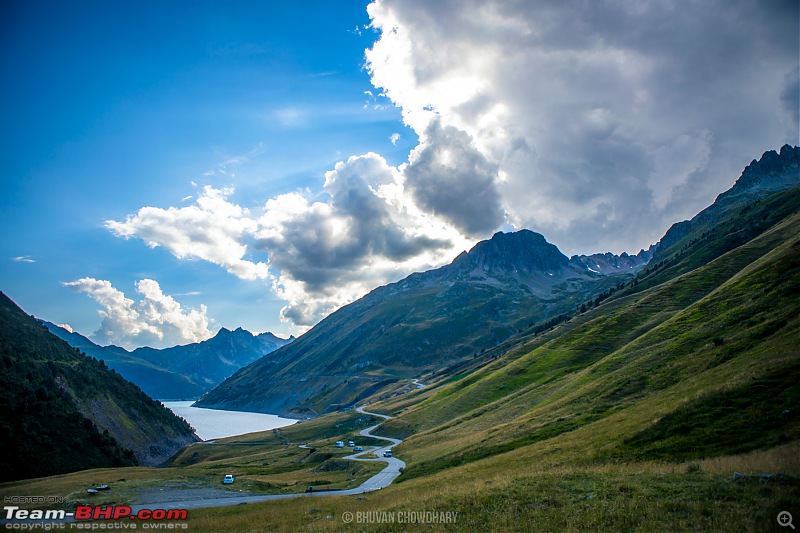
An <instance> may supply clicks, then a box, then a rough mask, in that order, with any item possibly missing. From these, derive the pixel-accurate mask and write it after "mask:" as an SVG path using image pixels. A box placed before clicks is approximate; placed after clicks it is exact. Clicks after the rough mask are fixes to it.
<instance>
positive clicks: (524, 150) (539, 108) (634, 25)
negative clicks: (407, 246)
mask: <svg viewBox="0 0 800 533" xmlns="http://www.w3.org/2000/svg"><path fill="white" fill-rule="evenodd" d="M368 11H369V14H370V16H371V18H372V25H373V27H374V28H376V29H377V30H379V31H380V39H379V40H378V41H377V42H376V43H375V44H374V46H373V47H372V49H370V50H368V51H367V69H368V71H369V73H370V75H371V79H372V83H373V85H375V87H376V88H377V89H379V90H382V91H383V93H384V94H385V95H386V96H387V97H388V98H389V99H391V101H393V102H394V103H395V104H396V105H397V106H399V107H400V108H401V109H402V116H403V119H404V121H405V122H406V124H407V125H409V126H410V127H411V128H413V129H414V130H415V132H416V133H417V134H418V135H419V136H420V140H421V142H422V143H423V145H427V146H429V147H430V146H434V147H433V148H429V149H431V150H436V148H435V145H436V139H434V138H432V137H431V136H430V135H427V134H426V132H427V131H428V129H429V127H430V125H431V123H432V122H433V121H434V120H436V121H439V122H440V123H441V127H442V128H450V127H452V128H455V130H457V131H460V132H463V133H464V134H465V135H466V136H467V137H468V138H470V139H471V142H472V143H473V144H474V147H475V149H476V150H477V151H478V152H479V153H480V154H481V155H482V156H483V157H484V158H485V160H486V161H487V162H488V164H496V165H497V167H498V173H497V178H496V179H495V180H494V184H495V185H494V186H495V188H496V190H497V192H498V194H499V200H500V203H501V205H502V209H503V211H505V212H506V214H507V216H508V220H509V222H511V223H513V224H514V225H516V226H518V227H530V228H533V229H536V230H538V231H542V232H543V233H545V234H546V235H547V236H548V238H549V239H550V240H551V241H554V242H556V243H557V244H559V245H560V246H561V247H562V248H563V249H565V250H566V251H567V252H594V251H601V250H606V249H613V250H615V251H618V252H619V251H623V250H628V251H636V250H637V249H638V248H639V247H641V246H646V245H648V244H650V243H652V242H654V241H655V240H656V239H658V237H660V235H661V234H663V232H664V231H665V230H666V228H667V227H668V226H669V224H670V223H672V222H673V221H675V220H679V219H682V218H687V217H690V216H692V215H693V214H694V213H696V212H697V211H699V210H700V209H701V208H703V207H704V206H705V205H707V204H708V203H710V201H713V198H714V197H715V195H716V194H718V193H719V192H721V191H723V190H725V189H726V188H728V187H729V186H730V185H731V184H732V183H733V181H734V180H735V179H736V177H737V176H738V174H739V173H740V172H741V170H742V168H743V167H744V166H745V165H746V164H747V163H748V162H749V161H750V160H751V159H752V158H755V157H759V156H760V155H761V153H762V152H763V151H764V150H767V149H773V148H778V147H780V145H782V144H783V143H784V142H793V143H796V142H797V127H796V116H795V115H796V108H797V106H796V100H797V98H796V96H797V95H796V91H794V92H792V88H793V87H796V78H797V75H796V72H797V71H796V65H797V32H798V28H797V26H798V6H797V3H796V2H776V3H775V4H772V5H771V6H770V8H769V9H767V8H765V7H764V6H763V4H761V3H759V2H756V1H746V2H737V3H736V5H731V4H730V3H729V2H723V1H721V0H719V1H708V2H694V3H678V4H675V3H671V2H638V3H631V2H622V1H613V0H610V1H605V2H592V3H590V4H586V3H583V2H571V1H567V2H524V1H516V2H514V1H512V2H505V1H503V2H499V1H495V2H492V1H489V2H487V1H483V0H481V1H477V0H467V1H461V0H459V1H455V0H443V1H441V2H428V1H425V0H403V1H399V0H377V1H375V2H373V3H372V4H370V5H369V7H368ZM723 14H724V16H723ZM742 36H747V37H746V38H743V37H742ZM764 58H769V60H768V61H767V60H765V59H764ZM790 94H793V95H794V97H793V98H790V97H789V96H787V95H790ZM417 150H418V151H419V150H421V148H418V149H417ZM475 176H476V178H475V179H476V181H478V182H480V181H481V180H483V182H484V183H487V182H486V177H485V175H481V173H475ZM468 179H469V177H468V176H467V175H463V176H462V181H463V180H468ZM467 188H469V186H467ZM487 206H488V208H489V209H490V210H491V209H496V206H495V205H493V203H492V202H489V203H488V204H487ZM490 218H492V219H493V218H496V217H490Z"/></svg>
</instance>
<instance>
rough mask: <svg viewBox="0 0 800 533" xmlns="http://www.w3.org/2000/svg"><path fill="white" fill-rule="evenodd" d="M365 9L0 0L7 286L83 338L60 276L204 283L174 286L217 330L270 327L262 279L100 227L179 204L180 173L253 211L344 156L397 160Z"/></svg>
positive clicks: (272, 302) (83, 318)
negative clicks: (203, 309) (0, 2)
mask: <svg viewBox="0 0 800 533" xmlns="http://www.w3.org/2000/svg"><path fill="white" fill-rule="evenodd" d="M365 6H366V2H347V3H332V2H321V3H318V4H317V5H315V6H314V7H313V9H309V8H308V6H307V5H306V4H304V3H284V2H273V3H267V2H252V3H249V4H244V3H238V2H237V3H235V5H230V4H228V3H217V4H216V5H214V4H208V3H203V4H201V3H198V2H184V3H179V2H152V3H149V4H148V3H141V2H136V3H130V2H129V3H122V2H94V3H90V2H76V3H68V2H47V3H45V2H16V3H4V6H3V8H2V9H3V17H2V19H3V29H2V32H0V35H2V36H1V37H0V38H1V39H2V40H3V43H2V50H4V52H3V54H2V55H1V56H0V59H1V60H2V69H3V72H5V73H6V79H7V80H8V83H6V84H5V88H4V89H3V92H4V97H3V99H2V107H3V109H2V113H3V116H4V117H5V118H4V121H3V122H4V124H5V125H4V126H3V127H2V135H3V142H4V146H6V147H13V148H10V149H6V150H4V153H3V163H4V165H3V166H4V168H5V177H4V178H3V180H2V185H1V186H2V191H0V196H1V197H2V215H0V216H1V217H2V218H1V219H0V220H2V227H3V228H4V229H5V230H6V231H4V234H5V236H4V237H3V239H2V242H0V246H2V256H3V257H4V258H5V261H3V264H2V267H0V276H2V280H3V288H2V290H3V291H5V292H7V293H8V294H9V295H10V296H11V297H12V298H14V299H15V300H16V301H17V302H18V303H19V304H20V305H22V306H23V307H24V308H25V309H26V310H28V311H29V312H31V313H34V314H36V315H37V316H42V317H44V318H46V319H49V320H52V321H56V322H63V323H69V324H70V325H72V326H73V327H75V328H76V329H78V330H79V331H81V332H84V333H86V334H89V333H92V332H93V331H94V330H95V329H97V325H98V317H97V313H96V308H97V305H96V304H95V303H94V302H93V301H91V300H89V299H88V298H87V297H86V296H85V295H82V294H78V293H75V292H73V291H70V290H68V289H65V288H64V287H63V286H62V285H61V282H62V281H72V280H74V279H78V278H82V277H84V276H92V277H96V278H98V279H107V280H110V281H111V282H112V283H113V284H114V286H115V287H118V288H119V289H121V290H123V291H124V292H126V293H128V292H133V282H134V281H136V280H138V279H142V278H146V277H150V278H153V279H157V280H158V281H159V283H160V284H161V285H162V286H163V287H164V288H165V290H167V289H168V290H169V291H170V293H174V294H182V293H192V292H201V293H202V294H201V295H189V296H182V297H177V296H176V298H178V299H180V300H181V301H183V302H185V303H186V304H187V305H189V306H196V305H198V304H199V302H201V301H202V302H203V303H206V305H210V306H211V308H212V309H213V310H214V311H215V314H216V316H218V317H219V318H218V319H217V321H218V323H219V325H225V326H227V327H230V328H235V327H238V326H243V327H245V328H248V329H251V330H255V331H260V330H264V329H266V326H267V325H268V324H269V323H270V322H274V321H275V318H276V317H277V315H278V311H279V309H280V307H281V306H282V303H281V301H280V300H278V299H277V298H275V297H274V296H271V295H270V294H269V291H268V290H266V289H265V287H264V286H263V283H251V282H245V281H241V280H238V278H236V277H234V276H225V275H224V273H223V275H222V276H219V277H218V276H217V275H216V274H217V273H216V272H215V270H218V268H217V267H214V266H213V265H209V264H203V263H201V262H191V263H188V264H181V265H176V264H175V263H176V261H175V258H174V257H172V256H171V255H170V254H168V253H164V251H163V250H158V249H156V250H150V249H149V248H148V247H147V246H146V245H145V244H144V243H142V242H141V241H139V242H134V241H124V240H121V239H119V238H117V237H114V236H113V235H112V234H111V233H109V231H108V230H106V229H105V228H104V227H103V222H104V221H105V220H108V219H122V218H124V217H125V215H126V214H128V213H132V212H135V211H136V210H137V209H138V208H139V207H141V206H143V205H163V204H167V205H180V202H181V199H182V198H184V197H185V196H188V195H195V194H196V191H197V187H196V186H193V185H192V182H194V183H196V184H197V185H198V186H203V185H215V186H229V185H234V186H235V187H236V195H235V198H237V199H239V200H240V201H241V202H242V204H243V205H247V204H251V203H252V204H255V203H256V202H253V201H251V199H253V198H268V197H271V196H275V195H277V194H280V193H283V192H288V191H292V190H295V189H297V188H301V187H305V186H307V185H308V184H309V183H314V182H315V181H316V182H320V181H321V180H322V179H324V178H323V173H324V171H325V170H328V169H330V168H332V167H333V165H334V164H335V163H336V161H338V160H340V159H341V158H342V157H346V155H347V154H355V153H364V152H367V151H370V150H373V151H380V152H381V153H382V154H384V155H386V156H387V157H389V158H391V157H394V158H395V159H400V160H402V159H401V158H405V156H406V155H407V152H408V143H409V142H411V140H408V141H405V140H404V141H402V142H399V143H398V144H399V146H398V147H395V146H393V145H392V143H391V142H390V140H389V137H390V136H391V135H392V134H393V133H395V132H402V135H403V136H411V135H413V133H412V132H410V130H407V129H405V128H403V126H402V124H401V123H400V120H399V117H400V113H399V111H398V110H397V109H396V108H395V107H394V106H391V105H390V104H389V102H385V101H384V102H379V101H378V100H375V99H374V98H370V97H369V95H366V94H365V91H368V90H372V91H374V88H373V87H372V85H371V84H370V83H369V76H368V75H367V73H366V72H365V70H364V69H363V65H364V49H365V48H366V47H368V46H369V45H370V44H371V43H372V41H374V39H375V33H374V32H373V31H371V30H365V29H364V26H365V25H366V24H368V23H369V18H368V16H367V13H366V9H365ZM301 20H302V21H303V23H301V24H298V21H301ZM365 104H367V107H366V108H365V107H364V106H365ZM381 104H382V105H381ZM376 105H381V107H380V108H378V109H376V108H375V107H376ZM404 143H405V144H406V147H405V153H404V152H403V149H402V147H403V144H404ZM9 228H13V231H8V229H9ZM18 257H22V258H24V259H29V260H32V261H35V263H29V262H27V261H24V260H23V261H9V259H10V258H18ZM220 277H221V278H223V279H219V278H220ZM275 329H281V328H280V325H279V326H278V328H275ZM283 329H288V328H285V327H284V328H283Z"/></svg>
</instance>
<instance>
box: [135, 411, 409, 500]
mask: <svg viewBox="0 0 800 533" xmlns="http://www.w3.org/2000/svg"><path fill="white" fill-rule="evenodd" d="M356 411H358V412H359V413H361V414H365V415H371V416H377V417H380V418H383V419H384V420H389V419H390V418H392V417H390V416H388V415H381V414H378V413H371V412H369V411H365V410H364V408H363V407H359V408H357V409H356ZM380 425H381V424H375V425H374V426H372V427H369V428H367V429H363V430H361V435H362V436H363V437H371V438H373V439H380V440H385V441H387V442H389V443H390V444H388V445H387V446H383V447H372V448H371V449H369V450H366V451H363V452H359V453H356V454H353V455H348V456H346V457H345V459H348V460H350V461H382V462H385V463H388V464H387V465H386V468H384V469H383V470H381V471H380V472H378V473H377V474H375V475H374V476H372V477H371V478H369V479H368V480H366V481H365V482H364V483H362V484H361V485H359V486H358V487H355V488H352V489H346V490H331V491H324V492H301V493H297V494H262V495H257V496H256V495H246V496H245V495H242V496H237V495H233V496H230V497H224V498H201V499H194V500H182V501H169V502H158V503H148V504H142V505H132V506H131V509H132V510H133V512H134V513H136V512H137V511H140V510H141V509H202V508H206V507H225V506H230V505H242V504H247V503H257V502H265V501H269V500H284V499H286V498H317V497H319V496H351V495H354V494H363V493H365V492H371V491H374V490H379V489H382V488H384V487H388V486H389V485H391V483H392V481H394V480H395V478H397V476H399V475H400V469H401V468H404V467H405V466H406V464H405V463H404V462H403V461H401V460H400V459H398V458H397V457H383V452H384V451H386V450H390V449H392V447H393V446H396V445H398V444H400V443H401V442H403V441H401V440H400V439H392V438H390V437H380V436H378V435H373V434H372V431H374V430H375V429H377V428H378V427H380ZM370 455H371V456H372V457H370Z"/></svg>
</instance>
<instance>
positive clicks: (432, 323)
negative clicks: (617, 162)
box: [198, 230, 643, 417]
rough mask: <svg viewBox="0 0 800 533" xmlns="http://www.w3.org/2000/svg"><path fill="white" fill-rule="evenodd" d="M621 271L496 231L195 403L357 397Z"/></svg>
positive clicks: (469, 348) (503, 336)
mask: <svg viewBox="0 0 800 533" xmlns="http://www.w3.org/2000/svg"><path fill="white" fill-rule="evenodd" d="M604 257H605V256H604ZM616 260H617V261H622V262H625V261H626V259H623V258H617V259H616ZM608 261H609V262H610V261H611V258H609V259H608ZM627 261H629V262H630V263H631V264H633V263H634V261H632V260H629V259H627ZM642 264H643V263H642ZM639 266H641V264H639V263H636V267H635V268H637V269H638V267H639ZM604 270H608V269H604ZM617 270H618V271H619V270H624V272H625V274H624V275H623V274H618V273H617V272H616V271H615V272H614V275H612V276H607V275H605V272H595V271H593V270H592V269H591V268H587V266H586V265H585V264H583V263H582V262H581V261H579V260H575V261H573V260H570V259H569V258H567V257H566V256H565V255H564V254H562V253H561V252H560V251H559V250H558V248H557V247H556V246H555V245H553V244H551V243H548V242H547V241H546V240H545V238H544V237H543V236H542V235H540V234H538V233H534V232H532V231H529V230H522V231H518V232H516V233H497V234H495V235H494V236H493V237H492V238H491V239H490V240H487V241H482V242H479V243H478V244H476V245H475V246H474V247H473V248H472V249H471V250H470V251H469V252H464V253H462V254H461V255H459V256H458V257H456V259H455V260H454V261H453V262H452V263H451V264H450V265H447V266H444V267H441V268H438V269H436V270H431V271H428V272H423V273H417V274H412V275H411V276H409V277H407V278H405V279H404V280H402V281H399V282H397V283H393V284H390V285H387V286H384V287H379V288H377V289H375V290H373V291H372V292H371V293H369V294H367V295H366V296H364V297H363V298H361V299H360V300H358V301H356V302H353V303H352V304H350V305H347V306H345V307H343V308H341V309H339V310H338V311H336V312H335V313H333V314H331V315H330V316H329V317H327V318H326V319H324V320H323V321H322V322H320V323H319V324H318V325H317V326H315V327H314V328H312V329H311V330H310V331H309V332H307V333H306V334H305V335H303V336H302V337H300V338H299V339H297V340H296V341H295V342H293V343H292V344H291V345H289V346H287V347H284V348H282V349H280V350H278V351H276V352H275V353H274V354H271V355H270V357H268V358H263V359H261V360H259V361H257V362H255V363H254V364H252V365H250V366H249V367H246V368H245V369H242V370H240V371H238V372H237V373H236V374H234V375H233V376H231V377H230V378H228V379H227V380H226V381H225V382H223V384H222V385H220V386H219V387H217V388H216V389H214V390H212V391H211V392H209V393H208V394H207V395H206V396H204V397H203V398H202V399H201V400H200V401H199V402H198V405H201V406H205V407H218V408H230V409H241V410H255V411H264V412H271V413H276V414H281V415H284V416H296V417H297V416H301V417H302V416H309V415H312V416H313V415H316V414H318V413H320V412H324V411H326V410H332V409H338V408H341V407H343V406H346V405H351V404H352V403H354V402H356V401H357V400H358V399H359V398H362V397H365V396H367V395H369V394H371V393H372V392H374V391H376V390H378V389H380V388H381V387H383V386H385V385H387V384H389V383H392V382H394V381H396V380H397V379H399V378H413V377H418V376H420V375H422V374H424V373H429V372H436V371H443V369H452V368H457V367H458V366H459V365H461V364H464V363H466V362H469V361H472V360H473V358H475V357H478V355H479V354H480V353H482V352H484V351H485V350H487V349H490V348H493V347H494V346H497V345H498V344H499V343H501V342H503V341H505V340H507V339H509V338H510V337H512V336H514V335H516V334H518V333H519V332H521V331H523V330H527V329H529V328H532V327H534V326H536V325H537V324H540V323H542V322H545V321H547V320H548V319H551V318H552V317H555V316H557V315H559V314H561V313H565V312H570V311H572V310H573V309H574V308H575V307H576V306H577V305H579V304H580V303H581V302H583V301H586V300H590V299H592V298H594V297H595V296H597V295H598V294H600V293H602V292H603V291H606V290H608V289H609V288H611V287H614V286H616V285H617V284H619V283H621V281H622V280H624V279H625V278H626V276H629V275H630V274H631V273H632V272H633V271H634V269H632V268H630V269H617ZM265 383H269V386H268V387H267V386H265V385H264V384H265ZM298 384H300V385H299V386H298Z"/></svg>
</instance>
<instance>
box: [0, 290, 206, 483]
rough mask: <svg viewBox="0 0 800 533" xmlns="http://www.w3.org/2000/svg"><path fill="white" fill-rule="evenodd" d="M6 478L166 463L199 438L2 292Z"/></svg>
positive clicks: (1, 430) (1, 420) (1, 457)
mask: <svg viewBox="0 0 800 533" xmlns="http://www.w3.org/2000/svg"><path fill="white" fill-rule="evenodd" d="M0 389H2V391H3V394H2V396H0V480H4V481H5V480H14V479H22V478H29V477H40V476H47V475H53V474H60V473H65V472H73V471H77V470H83V469H87V468H99V467H111V466H125V465H132V464H141V465H149V466H156V465H160V464H162V463H164V462H165V461H166V460H167V459H169V458H170V457H171V456H172V455H173V454H174V453H175V452H177V451H178V450H179V449H180V448H181V447H183V446H184V445H186V444H189V443H192V442H196V441H198V440H199V439H198V437H197V436H196V435H195V434H194V432H193V431H192V429H191V427H190V426H189V425H188V424H187V423H186V422H185V421H184V420H182V419H180V418H178V417H176V416H175V415H174V414H173V413H172V412H171V411H170V410H168V409H166V408H165V407H164V406H162V405H161V404H160V403H158V402H156V401H155V400H153V399H151V398H149V397H148V396H147V395H146V394H145V393H144V392H142V390H141V389H140V388H139V387H137V386H136V385H134V384H132V383H130V382H128V381H126V380H125V379H123V378H122V376H120V375H119V374H117V373H116V372H114V371H112V370H109V369H108V368H107V367H106V366H105V365H104V364H103V363H101V362H99V361H98V360H96V359H93V358H91V357H87V356H85V355H83V354H81V353H80V352H79V351H78V350H76V349H75V348H72V347H70V346H69V345H68V344H67V343H66V342H64V341H63V340H61V339H59V338H57V337H55V336H54V335H52V334H51V333H49V332H48V331H47V329H46V328H45V327H43V326H42V325H41V324H40V323H39V322H38V321H37V320H35V319H34V318H32V317H30V316H28V315H27V314H25V312H24V311H22V310H21V309H20V308H19V307H17V306H16V305H15V304H14V302H12V301H11V300H10V299H9V298H8V297H7V296H6V295H5V294H3V293H0Z"/></svg>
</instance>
